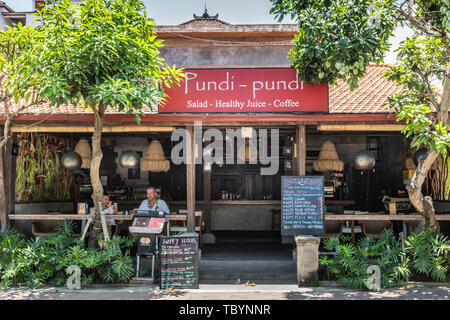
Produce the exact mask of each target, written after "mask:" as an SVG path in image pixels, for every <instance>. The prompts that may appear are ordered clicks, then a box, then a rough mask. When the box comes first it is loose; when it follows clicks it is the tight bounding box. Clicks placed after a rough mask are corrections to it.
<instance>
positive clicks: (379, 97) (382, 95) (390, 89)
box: [0, 65, 401, 117]
mask: <svg viewBox="0 0 450 320" xmlns="http://www.w3.org/2000/svg"><path fill="white" fill-rule="evenodd" d="M388 68H389V65H378V66H376V65H370V66H369V67H368V68H367V74H366V75H365V76H364V77H363V78H362V79H360V81H359V87H358V88H356V89H355V90H353V91H350V88H349V86H348V85H347V84H346V83H343V82H342V81H339V82H338V84H337V85H333V86H330V91H329V112H330V113H332V114H350V113H352V114H355V113H360V114H362V113H391V112H392V111H391V110H390V108H389V106H387V105H385V104H386V103H387V98H388V97H389V96H392V95H394V94H396V93H398V92H400V91H401V87H399V86H397V85H396V84H395V83H393V82H391V81H389V80H388V79H386V78H385V77H383V75H382V73H383V72H384V71H386V70H387V69H388ZM144 112H145V113H146V114H154V113H156V111H153V112H152V111H150V109H149V108H148V107H146V108H145V109H144ZM0 113H3V105H2V104H0ZM24 113H28V114H42V115H45V114H51V113H52V114H72V115H73V114H91V113H92V112H91V111H90V110H89V109H88V108H86V109H84V110H83V109H82V108H81V107H74V106H73V105H70V104H69V105H63V106H60V107H59V109H57V108H52V107H50V106H49V104H48V103H43V104H41V105H39V106H37V107H31V108H28V109H27V111H26V112H24ZM106 113H107V114H121V112H117V111H114V110H107V112H106ZM130 117H131V116H130Z"/></svg>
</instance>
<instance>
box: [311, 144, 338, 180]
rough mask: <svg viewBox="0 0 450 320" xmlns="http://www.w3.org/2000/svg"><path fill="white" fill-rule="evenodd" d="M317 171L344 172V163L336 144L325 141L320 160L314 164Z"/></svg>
mask: <svg viewBox="0 0 450 320" xmlns="http://www.w3.org/2000/svg"><path fill="white" fill-rule="evenodd" d="M313 167H314V170H315V171H319V172H323V171H343V170H344V162H342V161H341V160H339V156H338V154H337V152H336V148H335V146H334V143H333V142H332V141H330V140H327V141H325V142H324V143H323V144H322V148H321V149H320V153H319V159H318V160H316V161H314V162H313Z"/></svg>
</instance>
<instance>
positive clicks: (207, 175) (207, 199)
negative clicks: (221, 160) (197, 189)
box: [203, 172, 211, 232]
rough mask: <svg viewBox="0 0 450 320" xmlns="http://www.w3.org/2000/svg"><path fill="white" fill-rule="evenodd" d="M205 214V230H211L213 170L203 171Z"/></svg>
mask: <svg viewBox="0 0 450 320" xmlns="http://www.w3.org/2000/svg"><path fill="white" fill-rule="evenodd" d="M203 199H204V205H203V215H204V217H205V232H210V231H211V172H203Z"/></svg>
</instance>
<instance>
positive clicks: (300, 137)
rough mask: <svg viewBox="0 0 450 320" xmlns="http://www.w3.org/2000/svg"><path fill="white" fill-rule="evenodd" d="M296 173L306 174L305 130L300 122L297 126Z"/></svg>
mask: <svg viewBox="0 0 450 320" xmlns="http://www.w3.org/2000/svg"><path fill="white" fill-rule="evenodd" d="M296 148H297V152H296V155H297V159H296V160H297V164H296V169H297V174H298V175H299V176H304V175H305V174H306V132H305V125H303V124H300V125H298V126H297V143H296Z"/></svg>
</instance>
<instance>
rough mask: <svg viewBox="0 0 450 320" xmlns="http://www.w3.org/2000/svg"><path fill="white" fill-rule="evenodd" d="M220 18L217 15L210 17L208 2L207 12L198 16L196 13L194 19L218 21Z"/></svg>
mask: <svg viewBox="0 0 450 320" xmlns="http://www.w3.org/2000/svg"><path fill="white" fill-rule="evenodd" d="M218 17H219V14H218V13H217V14H216V15H215V16H210V15H209V13H208V9H206V1H205V12H204V13H203V14H202V15H201V16H198V15H196V14H195V13H194V19H217V18H218Z"/></svg>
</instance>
